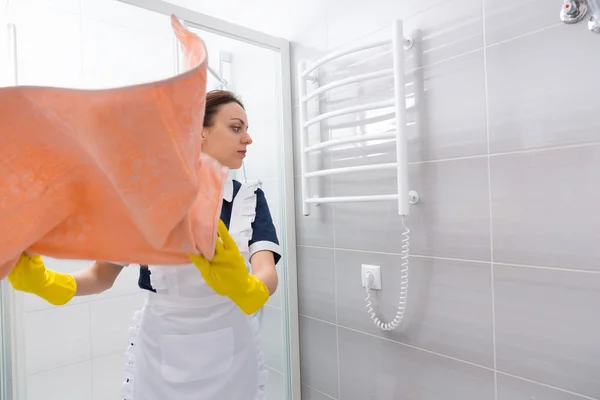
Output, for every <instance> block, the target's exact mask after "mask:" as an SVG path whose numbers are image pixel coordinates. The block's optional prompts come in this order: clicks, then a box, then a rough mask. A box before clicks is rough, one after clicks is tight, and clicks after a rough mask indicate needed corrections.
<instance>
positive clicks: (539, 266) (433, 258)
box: [297, 245, 600, 275]
mask: <svg viewBox="0 0 600 400" xmlns="http://www.w3.org/2000/svg"><path fill="white" fill-rule="evenodd" d="M297 247H303V248H310V249H322V250H332V251H333V250H341V251H348V252H354V253H370V254H381V255H387V256H400V255H401V254H400V253H390V252H384V251H370V250H358V249H346V248H337V249H334V248H332V247H323V246H309V245H297ZM410 256H411V257H414V258H424V259H431V260H446V261H455V262H464V263H473V264H492V261H489V260H488V261H485V260H469V259H464V258H452V257H439V256H428V255H422V254H411V255H410ZM493 264H494V265H496V266H504V267H514V268H529V269H541V270H548V271H560V272H567V273H578V274H591V275H599V274H600V271H593V270H587V269H576V268H561V267H550V266H543V265H527V264H518V263H507V262H498V261H495V262H493Z"/></svg>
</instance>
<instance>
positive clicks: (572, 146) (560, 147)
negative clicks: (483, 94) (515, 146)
mask: <svg viewBox="0 0 600 400" xmlns="http://www.w3.org/2000/svg"><path fill="white" fill-rule="evenodd" d="M486 53H487V51H486ZM486 85H487V83H486ZM486 130H487V127H486ZM596 146H600V141H591V142H585V143H576V144H564V145H557V146H548V147H541V148H533V149H522V150H513V151H502V152H498V153H489V154H472V155H469V156H460V157H449V158H438V159H435V160H422V161H411V162H409V163H408V164H409V165H421V164H435V163H443V162H452V161H465V160H475V159H479V158H486V157H492V158H493V157H504V156H517V155H524V154H531V153H543V152H547V151H558V150H569V149H577V148H582V147H596ZM301 177H302V176H301V175H294V179H300V178H301Z"/></svg>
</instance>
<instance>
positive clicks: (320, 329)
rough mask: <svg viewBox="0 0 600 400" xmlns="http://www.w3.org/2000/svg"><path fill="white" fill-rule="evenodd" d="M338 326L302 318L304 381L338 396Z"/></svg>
mask: <svg viewBox="0 0 600 400" xmlns="http://www.w3.org/2000/svg"><path fill="white" fill-rule="evenodd" d="M337 355H338V354H337V332H336V326H335V325H332V324H328V323H326V322H322V321H318V320H316V319H312V318H308V317H304V316H300V373H301V379H302V382H303V383H305V384H306V385H309V386H311V387H313V388H315V389H317V390H319V391H320V392H323V393H325V394H327V395H330V396H333V397H337V396H338V384H337V382H338V379H337V377H338V363H337Z"/></svg>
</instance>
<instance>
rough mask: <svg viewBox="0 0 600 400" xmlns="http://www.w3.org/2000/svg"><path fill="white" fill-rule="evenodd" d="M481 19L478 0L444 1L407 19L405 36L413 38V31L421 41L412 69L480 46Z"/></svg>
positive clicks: (481, 45)
mask: <svg viewBox="0 0 600 400" xmlns="http://www.w3.org/2000/svg"><path fill="white" fill-rule="evenodd" d="M419 3H420V2H419ZM398 4H403V3H402V2H399V3H398ZM404 4H405V3H404ZM482 18H483V13H482V2H481V0H453V1H452V0H445V1H441V2H438V4H437V5H436V6H434V7H431V8H428V9H426V10H424V11H423V12H421V13H419V14H416V15H414V16H412V17H410V18H407V19H406V20H405V23H404V33H405V35H415V31H416V32H417V35H415V36H418V37H419V38H420V40H419V42H418V43H417V44H416V46H415V48H416V49H418V52H419V55H418V56H417V57H416V58H415V59H413V60H412V65H411V67H412V68H414V67H419V66H423V65H429V64H431V63H434V62H439V61H442V60H446V59H448V58H450V57H455V56H457V55H459V54H464V53H467V52H469V51H473V50H477V49H479V48H481V47H483V24H482ZM409 65H410V64H409Z"/></svg>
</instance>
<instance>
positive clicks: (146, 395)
mask: <svg viewBox="0 0 600 400" xmlns="http://www.w3.org/2000/svg"><path fill="white" fill-rule="evenodd" d="M256 186H257V185H242V187H241V188H240V191H239V192H238V194H237V196H236V197H235V199H234V201H233V207H232V212H231V222H230V227H229V231H230V233H231V235H232V237H233V239H234V240H235V241H236V243H237V244H238V247H239V249H240V251H241V253H242V255H243V256H244V258H245V259H246V261H247V262H248V257H249V252H248V241H249V240H250V238H251V237H252V225H251V224H252V222H253V221H254V216H255V214H256V194H255V190H256ZM149 269H150V274H151V275H150V277H151V282H152V287H153V288H154V289H155V290H156V293H153V292H149V296H148V299H147V301H146V304H145V306H144V307H143V309H142V310H140V311H137V312H136V313H135V315H134V318H133V324H132V326H131V327H130V338H131V339H130V346H129V348H128V349H127V352H126V356H127V365H126V372H125V376H126V380H125V383H124V393H123V398H124V399H125V400H264V399H265V385H266V382H267V376H268V375H267V374H268V373H267V370H266V367H265V364H264V356H263V353H262V351H261V350H260V341H259V328H260V327H259V322H258V319H256V318H253V317H251V316H247V315H245V314H244V313H242V311H241V310H240V309H239V308H238V307H237V306H236V305H235V304H234V303H233V302H232V301H231V300H229V299H228V298H227V297H223V296H219V295H217V294H216V293H215V292H214V291H213V290H212V289H211V288H210V287H209V286H208V285H207V284H206V282H205V281H204V279H203V278H202V275H201V274H200V271H198V269H197V268H196V267H195V266H194V265H193V264H188V265H182V266H169V267H157V266H149Z"/></svg>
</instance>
